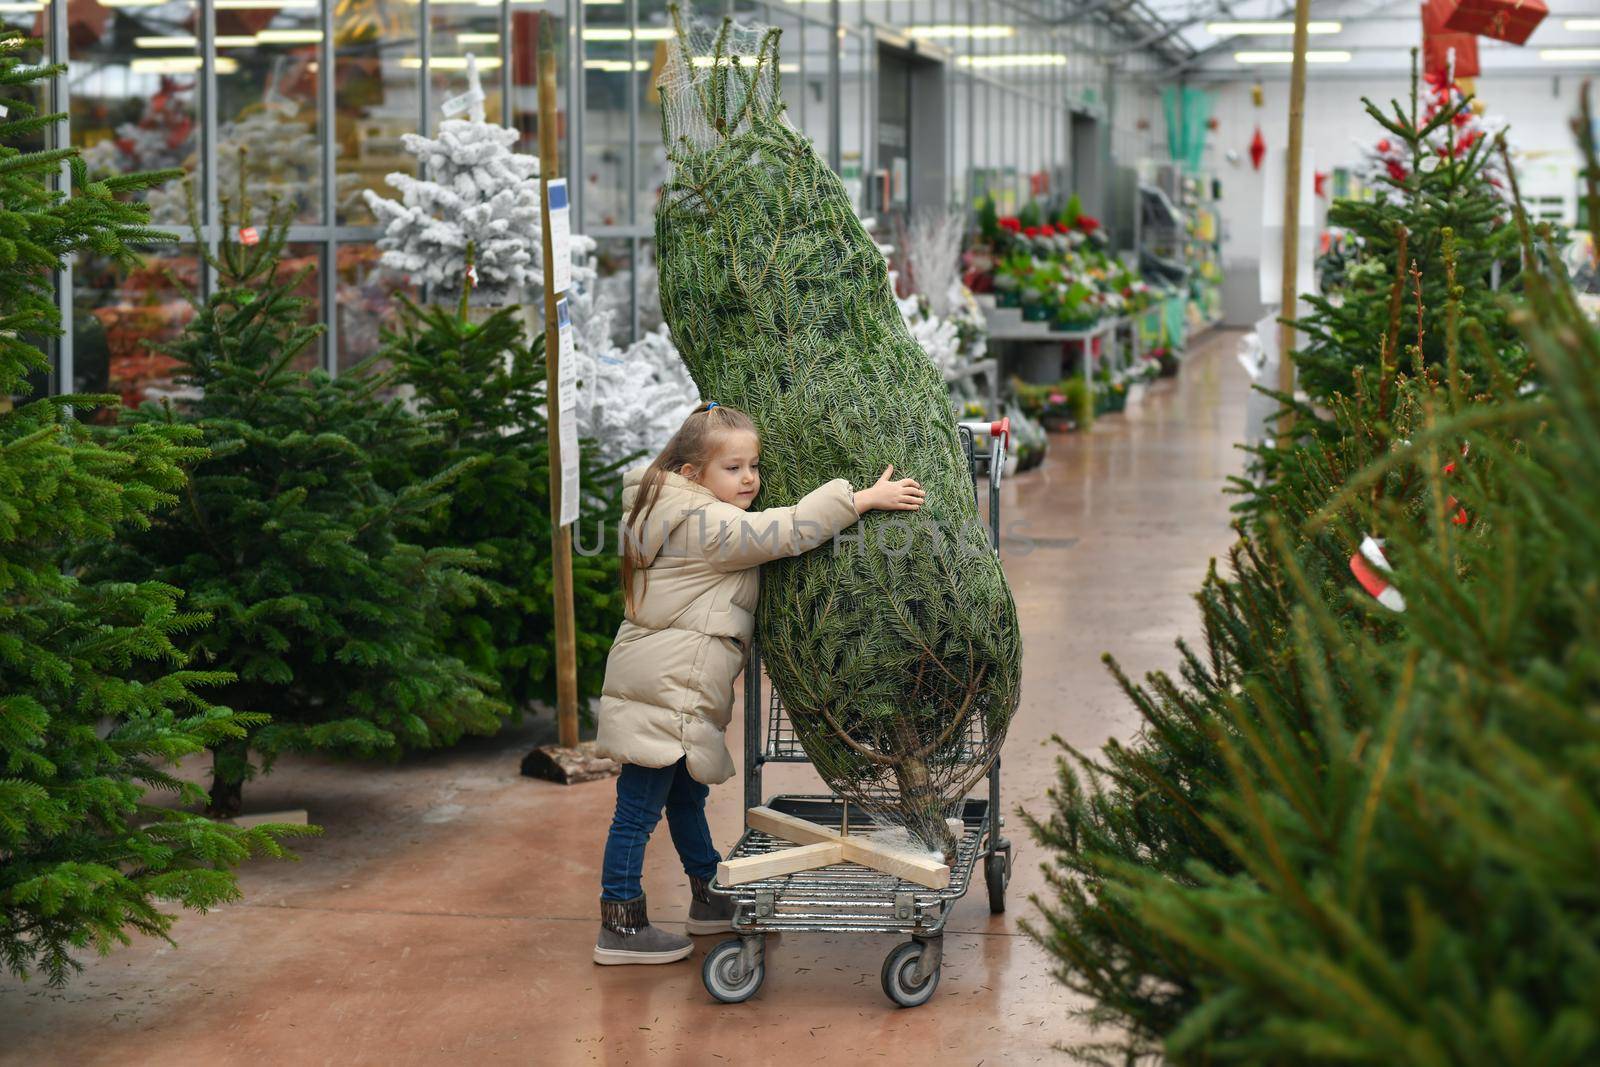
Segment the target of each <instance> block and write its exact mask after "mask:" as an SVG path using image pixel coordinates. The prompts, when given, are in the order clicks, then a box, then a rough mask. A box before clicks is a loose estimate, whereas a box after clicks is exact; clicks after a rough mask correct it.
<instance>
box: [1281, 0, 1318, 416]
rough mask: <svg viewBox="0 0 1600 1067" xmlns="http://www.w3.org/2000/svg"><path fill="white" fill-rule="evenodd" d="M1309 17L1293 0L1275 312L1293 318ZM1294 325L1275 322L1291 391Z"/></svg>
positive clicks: (1301, 1)
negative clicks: (1280, 264) (1280, 274)
mask: <svg viewBox="0 0 1600 1067" xmlns="http://www.w3.org/2000/svg"><path fill="white" fill-rule="evenodd" d="M1310 17H1311V0H1295V5H1294V66H1293V68H1292V69H1291V70H1290V73H1289V151H1288V156H1287V158H1286V159H1285V160H1284V177H1283V291H1282V295H1283V301H1282V303H1281V304H1280V305H1279V314H1280V315H1281V316H1282V317H1284V318H1293V317H1294V316H1295V314H1296V312H1297V309H1298V307H1299V301H1300V292H1299V290H1300V280H1299V278H1297V277H1295V275H1296V274H1297V273H1298V268H1299V263H1300V152H1301V144H1302V135H1303V133H1304V131H1305V118H1306V22H1307V20H1308V19H1309V18H1310ZM1294 336H1295V329H1294V327H1293V326H1290V325H1289V324H1288V323H1280V324H1279V326H1278V391H1279V392H1282V393H1288V394H1289V395H1291V396H1292V395H1293V394H1294V360H1292V359H1291V358H1290V353H1291V352H1293V351H1294ZM1293 432H1294V415H1293V414H1292V413H1290V412H1285V413H1284V414H1283V415H1282V416H1281V417H1280V418H1279V419H1278V437H1279V438H1280V439H1282V438H1286V437H1288V436H1289V435H1290V434H1292V433H1293Z"/></svg>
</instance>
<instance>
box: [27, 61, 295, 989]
mask: <svg viewBox="0 0 1600 1067" xmlns="http://www.w3.org/2000/svg"><path fill="white" fill-rule="evenodd" d="M22 43H23V41H22V38H21V35H20V34H18V33H17V32H16V31H15V30H3V31H0V81H3V82H4V83H5V84H7V85H10V86H13V87H22V88H24V89H25V90H27V91H25V92H23V93H21V94H15V93H14V94H12V95H10V96H8V98H7V100H6V106H7V108H8V109H9V110H8V113H7V115H6V116H5V119H4V121H3V122H0V205H3V207H0V226H3V229H4V232H5V234H6V238H7V239H6V240H5V241H4V242H0V263H3V265H4V268H5V269H4V270H0V316H3V317H4V319H5V322H6V329H5V330H3V331H0V962H3V964H4V966H5V968H6V969H7V970H9V971H10V972H11V973H13V974H15V975H17V976H19V977H27V976H28V975H29V974H30V973H33V972H36V971H37V972H39V973H42V974H43V975H45V977H46V978H47V979H48V980H49V981H51V982H52V983H57V984H59V983H61V982H64V981H65V980H66V979H67V978H68V976H69V975H70V974H71V973H72V971H73V970H74V969H75V968H76V967H77V966H78V964H77V962H76V961H75V960H74V959H73V953H74V952H76V951H79V950H82V949H86V948H91V947H92V948H94V949H96V950H98V951H101V952H105V951H109V949H110V948H111V947H112V946H114V945H116V944H119V943H126V942H128V940H129V939H130V935H131V934H134V933H138V934H144V935H147V936H156V937H166V936H167V932H168V931H169V930H170V929H171V927H172V923H173V921H174V918H173V916H172V915H171V914H169V913H167V912H164V911H163V910H162V905H163V904H164V903H165V904H178V905H181V906H183V907H187V908H196V909H200V910H204V909H206V908H209V907H211V906H213V905H216V904H220V903H223V902H226V901H229V900H233V899H235V898H237V896H238V887H237V885H236V883H235V880H234V876H233V874H232V873H231V870H230V868H231V867H233V866H234V865H235V864H237V863H239V862H240V861H241V860H243V859H246V858H247V857H249V856H251V855H253V854H261V853H265V854H278V853H279V852H280V850H279V847H278V845H277V844H276V843H275V839H276V838H277V837H279V836H281V835H282V834H283V833H285V832H289V831H288V830H287V829H286V828H282V827H278V828H271V827H261V828H256V829H251V830H241V829H237V828H235V827H232V826H226V825H221V824H218V823H213V822H211V821H209V820H207V819H204V818H201V817H200V816H198V815H192V814H189V813H187V812H185V811H182V810H178V809H174V808H171V807H167V806H163V805H157V804H152V803H150V802H149V800H148V796H147V795H148V793H149V792H150V791H151V790H155V791H158V792H161V793H165V794H167V795H168V796H169V797H170V796H175V797H177V798H178V799H179V800H180V801H189V802H195V801H197V800H198V799H200V798H201V797H202V796H203V794H201V793H200V791H199V790H198V789H196V788H195V787H194V786H193V785H192V784H191V783H189V782H187V781H185V780H184V779H182V778H180V777H179V776H178V775H177V774H175V773H174V771H173V769H172V764H173V763H174V762H175V761H177V760H179V759H182V758H184V757H186V756H190V755H193V754H194V753H196V752H199V751H201V750H203V749H204V748H205V747H206V746H208V745H215V744H222V743H227V742H229V741H230V740H232V739H236V738H239V737H242V736H243V735H244V733H245V731H246V730H247V729H250V728H252V727H254V726H257V725H259V724H260V722H261V718H260V716H257V715H251V714H247V713H244V712H243V711H236V710H233V709H231V708H229V707H227V706H223V705H221V704H218V703H214V702H213V700H214V699H215V698H216V696H217V694H218V692H219V691H220V688H221V686H222V684H223V683H226V682H227V681H228V680H229V677H230V676H229V675H228V674H227V673H226V672H225V671H222V670H215V669H210V666H209V665H208V664H206V662H205V660H204V659H203V657H195V656H193V655H192V654H191V653H190V652H189V651H187V650H186V649H184V648H183V647H181V646H182V645H183V644H185V643H186V641H187V639H188V637H189V635H190V634H191V633H192V632H193V631H194V630H195V629H196V628H197V627H201V626H203V625H204V624H205V623H206V621H207V615H206V613H205V612H204V611H203V610H200V609H198V608H197V607H196V606H195V605H194V604H193V602H192V601H191V600H186V598H185V596H184V592H183V590H182V588H181V587H178V586H174V585H172V584H169V583H166V582H162V581H160V580H159V579H158V578H157V577H156V576H154V575H148V574H145V575H138V576H135V577H133V578H132V579H131V580H127V581H109V580H103V579H99V578H95V577H93V576H89V575H83V574H79V573H77V572H76V569H75V568H73V567H71V566H70V565H69V564H68V561H67V559H66V554H67V550H68V548H69V547H70V546H76V545H81V544H84V543H87V542H94V541H101V540H106V539H111V538H117V537H121V536H124V535H125V534H127V533H128V532H129V531H133V530H137V529H138V528H140V527H143V526H147V525H149V523H150V522H151V521H152V518H153V517H155V516H157V515H159V514H160V513H161V512H163V511H164V510H166V509H168V508H170V507H172V506H173V505H175V504H176V503H177V502H178V499H179V496H180V494H181V492H182V489H183V485H184V475H183V470H182V467H183V465H184V464H186V463H189V462H192V461H194V460H195V459H196V458H197V457H198V456H199V455H200V454H201V451H202V450H201V449H200V448H198V447H197V444H198V442H197V440H196V435H195V433H194V432H193V431H192V430H188V429H186V428H183V427H151V428H149V430H148V431H146V432H144V433H140V434H137V435H131V436H128V437H124V438H119V439H116V440H112V441H104V440H101V439H100V438H99V437H98V435H96V434H95V433H94V431H93V430H92V429H91V428H90V427H89V426H88V425H87V424H86V423H85V422H83V421H80V419H78V418H76V417H75V416H74V414H73V413H72V412H73V410H74V409H75V410H76V411H77V412H79V413H82V412H84V411H85V410H87V409H90V408H93V407H95V406H97V405H104V404H115V403H116V400H117V398H116V397H115V396H85V395H79V396H56V397H42V398H38V399H33V400H28V399H26V393H27V391H28V386H27V376H28V375H29V374H30V373H31V372H35V371H40V370H43V369H45V367H46V366H47V364H46V360H45V356H44V353H43V352H41V351H40V350H39V349H38V348H37V347H35V346H36V344H37V343H38V341H39V339H41V338H44V337H50V336H55V335H58V334H59V333H60V319H59V314H58V311H57V305H56V301H55V292H54V275H53V272H54V271H55V270H57V269H59V268H60V267H62V266H63V265H64V264H65V263H66V262H67V259H68V257H69V256H73V255H81V254H84V253H87V252H89V251H91V250H92V251H94V252H95V253H97V254H100V255H105V256H111V257H114V258H116V259H118V260H119V261H120V262H122V263H123V264H129V265H131V264H132V263H134V262H136V259H137V257H136V254H135V253H134V252H133V248H135V247H139V246H148V245H150V244H152V243H156V242H159V241H161V240H163V238H162V237H161V235H159V234H155V233H152V232H151V231H150V230H149V229H148V228H147V224H148V221H149V209H148V207H146V206H144V205H142V204H140V203H138V202H137V201H136V199H135V197H136V196H137V195H138V194H139V193H140V192H142V191H143V190H145V189H148V188H150V187H151V186H152V185H154V184H156V183H158V182H161V181H164V180H167V179H169V178H171V177H173V175H172V174H171V173H170V172H169V173H166V174H141V175H127V176H116V175H106V174H99V175H96V179H95V180H94V181H91V180H90V178H89V173H88V171H87V168H86V167H85V166H84V164H83V161H82V160H81V159H80V158H78V155H77V153H76V151H74V150H71V149H60V150H54V151H47V152H36V153H26V154H25V153H23V152H20V151H19V150H18V149H16V148H15V147H12V143H13V142H17V141H21V142H23V143H26V142H27V141H29V140H31V139H33V138H36V137H38V136H40V134H41V132H42V131H44V130H47V129H49V128H51V127H53V126H55V125H56V124H58V123H61V122H64V121H65V119H66V116H65V115H39V114H37V113H36V111H35V109H34V107H33V106H32V105H31V104H29V103H28V100H29V99H30V98H31V95H32V91H33V90H35V89H37V88H38V87H39V85H40V84H41V83H42V82H44V81H45V80H46V79H48V78H51V77H55V76H59V75H61V74H62V73H63V70H64V68H61V67H48V66H46V67H40V66H31V65H26V64H24V62H23V61H22V59H21V58H20V55H21V49H20V48H19V46H20V45H21V44H22ZM64 162H65V163H66V164H67V165H68V167H69V170H70V175H71V192H70V193H67V194H62V193H57V192H54V191H53V190H52V188H51V185H52V182H53V181H54V180H55V179H56V178H57V177H58V176H59V175H60V174H61V169H62V164H63V163H64ZM69 405H70V407H69Z"/></svg>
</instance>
